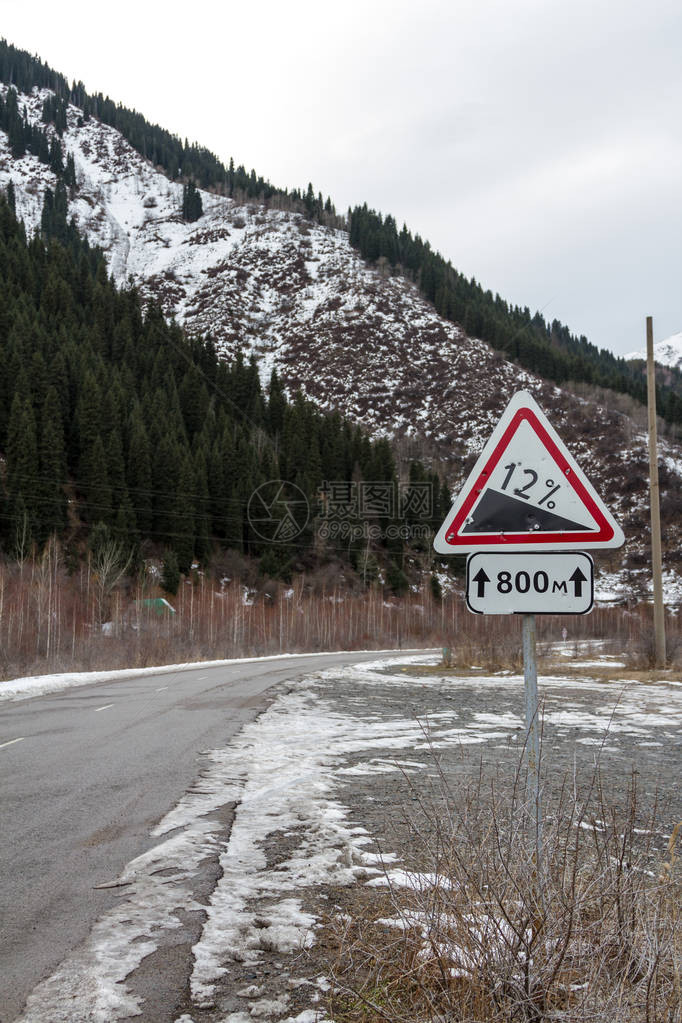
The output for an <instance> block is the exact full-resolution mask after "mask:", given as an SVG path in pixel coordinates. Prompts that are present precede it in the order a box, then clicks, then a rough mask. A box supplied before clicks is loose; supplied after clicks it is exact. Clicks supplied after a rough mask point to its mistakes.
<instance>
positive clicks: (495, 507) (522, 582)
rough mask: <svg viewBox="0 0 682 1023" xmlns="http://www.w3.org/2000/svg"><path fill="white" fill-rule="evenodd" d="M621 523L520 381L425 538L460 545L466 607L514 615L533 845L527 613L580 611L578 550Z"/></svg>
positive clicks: (536, 771) (581, 554)
mask: <svg viewBox="0 0 682 1023" xmlns="http://www.w3.org/2000/svg"><path fill="white" fill-rule="evenodd" d="M624 542H625V537H624V536H623V531H622V529H621V528H620V526H619V525H618V523H617V522H616V521H615V519H614V518H613V516H612V515H611V513H610V511H609V510H608V508H607V507H606V505H605V504H604V502H603V501H602V499H601V498H600V497H599V495H598V494H597V492H596V491H595V489H594V487H593V486H592V484H591V483H590V481H589V480H588V479H587V477H586V476H585V474H584V472H583V471H582V469H581V468H580V466H579V465H578V463H577V462H576V461H575V459H574V458H573V456H572V455H571V453H570V451H569V450H568V448H566V446H565V445H564V443H563V441H562V440H561V439H560V437H559V436H558V434H557V433H556V432H555V430H554V428H553V427H552V426H551V424H550V423H549V421H548V419H547V417H546V416H545V414H544V412H543V411H542V410H541V409H540V408H539V406H538V405H537V403H536V402H535V399H534V398H533V396H532V395H531V394H529V393H528V392H527V391H518V392H517V393H516V394H515V395H514V396H513V397H512V399H511V401H510V402H509V405H508V406H507V408H506V409H505V410H504V412H503V413H502V416H501V418H500V420H499V422H498V424H497V426H496V427H495V429H494V430H493V432H492V435H491V437H490V439H489V440H488V442H487V444H486V445H485V447H484V448H483V450H482V452H481V454H480V455H479V457H478V460H477V461H476V464H475V466H474V468H473V469H472V470H471V473H470V474H469V477H468V479H467V481H466V483H465V484H464V487H463V488H462V491H461V492H460V494H459V496H458V497H457V498H456V499H455V502H454V504H453V506H452V508H451V509H450V512H449V514H448V516H447V518H446V519H445V522H444V523H443V525H442V526H441V528H440V530H439V531H438V534H437V535H436V538H435V540H434V542H433V546H434V549H435V550H436V552H437V553H438V554H465V553H466V554H469V555H470V557H469V558H468V559H467V584H466V601H467V607H468V608H469V610H470V611H472V612H474V614H484V615H485V614H520V615H522V616H523V619H522V623H523V628H522V633H523V677H524V688H525V698H526V758H527V767H528V778H527V783H526V784H527V788H526V805H527V817H528V821H529V824H530V823H532V822H533V821H534V824H535V842H534V846H535V857H536V867H537V870H538V873H539V872H540V869H541V853H542V800H541V793H540V714H539V706H538V669H537V657H536V643H535V615H536V614H588V613H589V612H590V611H591V610H592V603H593V599H594V566H593V563H592V559H591V557H590V556H589V554H586V553H585V550H586V549H587V550H599V549H609V548H610V549H613V548H617V547H621V546H622V545H623V543H624Z"/></svg>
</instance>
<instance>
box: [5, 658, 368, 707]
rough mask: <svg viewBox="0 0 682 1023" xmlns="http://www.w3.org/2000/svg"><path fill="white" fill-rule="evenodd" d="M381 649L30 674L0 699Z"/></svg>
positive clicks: (12, 684)
mask: <svg viewBox="0 0 682 1023" xmlns="http://www.w3.org/2000/svg"><path fill="white" fill-rule="evenodd" d="M382 652H387V651H380V650H350V651H349V650H326V651H317V652H315V653H300V654H265V655H263V656H262V657H232V658H229V659H227V660H222V661H185V662H184V663H182V664H159V665H157V666H156V667H152V668H116V669H115V670H113V671H66V672H63V673H61V674H59V675H30V676H27V677H26V678H11V679H8V680H7V681H6V682H1V681H0V702H2V700H27V699H30V698H31V697H33V696H45V695H47V694H48V693H56V692H59V691H60V690H62V689H71V688H73V687H74V686H87V685H93V684H94V683H95V682H116V681H118V680H121V679H127V678H142V677H143V676H144V675H160V674H163V675H165V674H170V673H171V672H175V671H193V670H199V669H204V668H224V667H231V666H232V665H234V664H254V663H256V662H258V661H279V660H282V659H285V658H292V657H330V656H334V655H335V654H344V653H350V654H369V653H377V654H379V653H382Z"/></svg>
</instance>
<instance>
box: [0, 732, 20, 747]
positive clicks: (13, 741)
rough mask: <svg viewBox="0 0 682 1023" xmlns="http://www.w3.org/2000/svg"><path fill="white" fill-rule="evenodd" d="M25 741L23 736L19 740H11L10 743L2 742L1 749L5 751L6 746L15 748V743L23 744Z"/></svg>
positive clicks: (0, 743)
mask: <svg viewBox="0 0 682 1023" xmlns="http://www.w3.org/2000/svg"><path fill="white" fill-rule="evenodd" d="M23 741H24V736H23V735H22V736H21V737H20V738H19V739H10V740H9V742H0V749H3V748H4V747H5V746H13V745H14V743H15V742H23Z"/></svg>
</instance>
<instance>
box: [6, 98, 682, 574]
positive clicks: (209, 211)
mask: <svg viewBox="0 0 682 1023" xmlns="http://www.w3.org/2000/svg"><path fill="white" fill-rule="evenodd" d="M0 89H3V90H4V91H6V86H0ZM46 95H48V93H47V92H46V91H45V90H43V91H42V92H41V91H38V90H34V91H33V93H32V94H31V95H30V96H20V97H19V104H20V107H22V108H23V109H25V111H26V115H27V117H28V119H29V120H30V121H32V122H35V123H37V122H39V121H40V119H41V111H42V104H43V100H44V98H45V96H46ZM48 131H50V132H51V131H53V129H52V128H49V129H48ZM62 148H63V150H64V155H65V157H66V155H67V154H70V155H71V156H72V157H73V159H74V163H75V169H76V178H77V183H78V187H77V189H76V190H75V192H74V194H73V196H72V197H71V199H70V214H71V215H72V216H73V217H74V218H75V221H76V223H77V225H78V226H79V228H80V229H81V231H82V232H83V233H84V234H86V235H87V237H88V238H89V240H90V241H91V242H92V243H94V244H97V245H99V246H101V247H102V248H103V250H104V251H105V254H106V257H107V260H108V264H109V268H110V272H111V273H112V275H113V276H114V278H115V279H116V280H117V282H118V283H119V284H121V285H124V284H126V283H128V282H131V283H133V284H135V285H136V286H137V287H138V288H139V289H140V291H141V293H142V295H143V296H145V297H147V298H150V299H151V298H155V299H157V300H158V301H160V302H161V304H162V306H163V308H164V310H165V312H166V313H167V314H168V315H169V316H172V317H175V318H176V319H177V320H178V321H179V322H180V323H182V324H183V325H184V326H185V327H186V329H187V330H188V331H190V332H200V333H202V334H208V335H211V336H212V338H213V340H214V342H215V344H216V347H217V348H218V350H219V351H221V352H223V353H224V354H225V356H226V357H231V356H233V355H234V354H235V353H236V352H237V351H238V350H239V349H241V350H242V351H243V352H244V353H245V354H246V355H247V356H248V355H249V354H250V353H255V355H256V356H257V357H258V359H259V361H260V364H261V368H262V374H263V381H264V383H265V382H267V378H268V377H269V374H270V371H271V369H272V368H273V367H276V368H277V370H278V372H279V374H280V376H281V378H282V380H283V381H284V383H285V385H286V386H287V388H288V389H289V391H293V390H295V389H296V388H300V389H301V390H302V391H303V392H304V393H305V394H307V395H308V396H309V397H310V398H311V399H312V400H314V401H315V402H316V403H317V404H319V405H320V406H322V407H323V408H327V409H332V408H333V409H338V410H339V411H340V412H342V413H343V414H344V415H345V416H347V417H349V418H351V419H353V420H355V421H358V422H360V423H362V424H364V425H365V426H366V427H367V428H368V429H370V430H371V431H372V432H373V433H375V434H378V433H383V434H387V435H390V436H392V437H393V438H394V439H395V441H396V446H397V450H398V451H399V453H403V454H419V455H421V456H426V457H429V456H434V457H435V458H437V459H438V460H439V462H440V463H441V464H442V465H444V466H445V468H446V471H447V472H448V475H449V477H450V480H451V482H452V483H453V484H455V485H456V484H457V483H458V482H459V480H461V478H462V474H463V472H464V471H465V469H467V467H468V466H469V465H470V464H471V461H472V458H473V455H474V453H475V452H476V451H477V450H479V449H480V447H481V446H482V444H483V442H484V441H485V439H487V436H488V435H489V434H490V432H491V429H492V426H493V425H494V423H495V422H496V421H497V418H498V417H499V414H500V412H501V410H502V408H503V407H504V406H505V404H506V403H507V401H508V400H509V398H510V397H511V395H512V394H513V392H514V391H516V390H518V389H519V388H521V387H525V388H527V389H529V390H531V391H532V392H534V393H535V395H536V396H537V398H538V400H539V402H540V404H541V405H542V406H543V407H544V408H545V409H546V410H547V412H548V413H549V414H550V415H551V418H552V420H553V422H554V423H555V425H556V427H557V428H558V429H559V432H560V433H561V434H562V435H563V436H565V438H566V440H567V442H568V444H569V446H570V448H571V450H572V452H573V453H574V455H575V456H576V458H577V459H578V461H579V462H580V463H581V464H583V465H584V466H585V468H586V470H587V472H588V475H589V476H590V478H591V479H592V481H593V482H594V484H595V486H597V488H598V489H600V491H601V492H602V493H603V494H604V496H605V497H607V499H608V500H609V502H610V504H611V507H612V510H613V511H614V513H615V514H616V515H617V517H618V518H619V519H620V520H621V521H622V523H623V525H624V528H625V530H626V534H628V533H629V535H630V536H631V537H637V536H641V535H642V533H643V531H646V528H647V519H646V476H647V452H646V441H645V436H644V432H643V429H642V427H641V425H637V424H636V423H633V421H632V420H631V419H630V418H629V417H628V416H627V415H624V414H623V412H622V410H620V409H619V408H616V407H614V408H610V407H607V405H605V404H594V402H593V401H592V402H587V399H581V398H578V397H576V396H575V395H573V394H571V393H570V392H568V391H565V390H561V389H559V388H557V387H555V386H553V385H550V384H547V383H545V382H543V381H542V380H541V379H540V378H538V377H535V376H533V375H532V374H530V373H528V372H526V371H525V370H522V369H520V368H519V367H518V366H516V365H515V364H513V363H511V362H508V361H507V360H505V359H504V358H503V357H502V356H501V355H499V354H497V353H495V352H494V351H493V349H492V348H491V347H490V346H489V345H488V344H486V343H484V342H483V341H480V340H477V339H475V338H471V337H468V336H467V335H466V334H465V333H464V332H463V331H462V330H461V329H460V328H459V327H457V326H456V325H454V324H452V323H450V322H448V321H446V320H444V319H442V318H441V317H439V316H438V315H437V313H436V312H435V310H434V308H433V307H432V306H431V305H430V304H429V303H428V302H427V301H426V300H425V299H424V298H422V297H421V295H420V293H419V292H418V290H417V288H416V287H415V286H414V285H412V284H411V283H410V282H409V281H407V280H405V279H404V278H402V277H400V276H391V275H390V274H387V273H382V271H381V270H380V269H378V268H375V267H370V266H368V265H367V264H366V263H365V262H364V261H363V260H362V259H361V258H360V257H359V255H358V254H357V252H356V251H355V250H354V249H352V248H351V246H350V243H349V239H348V235H347V233H346V232H345V231H341V230H334V229H332V228H329V227H324V226H321V225H319V224H316V223H312V222H310V221H309V220H307V219H305V218H304V217H303V216H302V215H301V214H300V213H296V212H292V211H291V210H289V209H283V208H281V206H282V200H278V199H274V200H272V203H271V205H270V206H269V207H268V208H266V207H265V206H264V205H262V204H258V203H254V202H250V203H239V202H236V201H234V200H233V199H231V198H228V197H225V196H221V195H216V194H212V193H209V192H202V193H201V197H202V202H203V210H204V213H203V216H202V217H201V218H200V219H199V220H198V221H196V222H194V223H186V222H185V221H184V220H183V218H182V216H181V202H182V185H181V184H179V183H175V182H172V181H170V180H169V179H168V178H167V177H166V176H165V175H164V174H162V173H160V172H159V171H158V170H157V169H156V168H155V167H154V166H152V165H151V163H149V162H148V161H146V160H145V159H144V158H143V157H142V156H140V154H139V153H137V152H136V151H135V150H134V149H132V147H131V146H130V145H129V144H128V142H127V141H126V140H125V139H124V138H123V137H122V136H121V135H120V134H119V133H118V132H117V131H116V130H115V129H113V128H111V127H108V126H106V125H104V124H102V123H101V122H99V121H98V120H96V119H95V118H91V119H89V120H86V121H83V119H82V118H81V111H79V110H78V109H77V108H76V107H73V106H71V107H69V110H68V126H67V129H66V131H65V132H64V135H63V137H62ZM10 180H11V181H12V182H13V184H14V189H15V194H16V208H17V213H18V215H19V216H20V217H21V218H23V220H24V222H25V224H26V227H27V230H28V231H29V232H32V231H34V230H35V229H36V228H37V227H38V225H39V223H40V215H41V209H42V204H43V196H44V192H45V189H46V188H47V187H51V188H53V189H54V187H55V185H56V178H55V176H54V174H53V173H52V172H51V171H50V170H49V169H48V168H47V167H46V166H45V165H44V164H43V163H40V162H39V160H38V159H37V157H35V156H32V155H26V156H24V157H23V158H21V159H14V158H13V157H12V155H11V152H10V149H9V145H8V141H7V137H6V135H4V134H3V133H2V132H0V188H4V187H6V186H7V184H8V183H9V181H10ZM278 203H279V208H278ZM586 402H587V403H586ZM664 454H665V460H664V465H663V475H662V480H661V485H662V490H663V494H664V497H665V494H666V493H667V491H668V490H670V491H671V492H672V493H679V492H680V489H681V486H680V484H681V482H682V480H681V478H680V477H682V455H681V453H680V451H679V449H678V448H675V447H672V446H670V445H668V446H667V447H666V448H665V452H664ZM672 518H673V521H671V524H670V528H669V531H668V546H669V549H671V550H673V551H675V552H676V553H675V558H676V560H677V559H679V560H681V561H682V554H681V553H680V542H679V540H680V535H681V534H680V531H681V528H682V527H681V526H680V525H679V516H674V517H672ZM637 557H640V564H641V555H637ZM618 558H620V556H619V555H618Z"/></svg>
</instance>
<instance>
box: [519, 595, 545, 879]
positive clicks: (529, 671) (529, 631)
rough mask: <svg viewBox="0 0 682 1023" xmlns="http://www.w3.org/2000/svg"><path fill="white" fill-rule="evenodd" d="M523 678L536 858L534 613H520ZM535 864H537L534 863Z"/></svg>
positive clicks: (539, 834) (537, 777)
mask: <svg viewBox="0 0 682 1023" xmlns="http://www.w3.org/2000/svg"><path fill="white" fill-rule="evenodd" d="M523 680H524V683H525V690H526V760H527V763H528V777H527V780H526V802H527V804H528V813H529V816H530V819H531V820H533V818H534V819H535V845H536V849H537V855H538V859H539V858H540V853H541V849H542V804H541V801H540V708H539V702H538V665H537V658H536V650H535V615H524V616H523ZM537 865H538V867H539V866H540V864H539V863H538V864H537Z"/></svg>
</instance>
